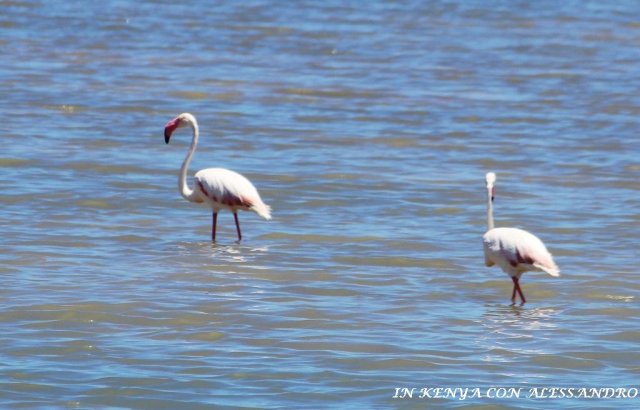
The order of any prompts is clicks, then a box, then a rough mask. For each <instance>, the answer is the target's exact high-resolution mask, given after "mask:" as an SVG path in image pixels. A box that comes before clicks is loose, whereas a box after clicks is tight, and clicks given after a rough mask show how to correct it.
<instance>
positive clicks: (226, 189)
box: [194, 168, 271, 220]
mask: <svg viewBox="0 0 640 410" xmlns="http://www.w3.org/2000/svg"><path fill="white" fill-rule="evenodd" d="M194 179H195V182H196V185H195V188H194V190H195V191H196V192H197V193H198V195H199V196H200V199H201V201H202V202H204V203H206V204H207V205H209V206H210V207H211V209H212V210H213V212H216V213H217V212H219V211H220V209H226V210H229V211H231V212H233V213H235V212H237V211H238V210H240V209H242V210H244V211H254V212H255V213H257V214H258V215H260V216H261V217H263V218H264V219H267V220H269V219H271V208H269V206H268V205H266V204H265V203H264V202H262V199H261V198H260V194H258V190H257V189H256V187H254V186H253V184H252V183H251V181H249V180H248V179H247V178H245V177H244V176H243V175H240V174H238V173H237V172H234V171H231V170H228V169H224V168H207V169H203V170H200V171H198V172H196V174H195V176H194Z"/></svg>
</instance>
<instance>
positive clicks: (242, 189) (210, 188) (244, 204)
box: [164, 113, 271, 241]
mask: <svg viewBox="0 0 640 410" xmlns="http://www.w3.org/2000/svg"><path fill="white" fill-rule="evenodd" d="M186 126H189V127H191V130H192V132H193V136H192V138H191V147H190V148H189V152H188V153H187V156H186V157H185V158H184V161H183V162H182V167H181V168H180V177H179V178H178V189H179V190H180V193H181V194H182V196H183V197H184V199H186V200H187V201H189V202H194V203H200V204H202V203H204V204H206V205H209V206H210V207H211V210H212V211H213V220H212V223H211V240H212V241H215V240H216V225H217V221H218V212H220V210H221V209H227V210H229V211H231V212H232V213H233V217H234V219H235V222H236V231H237V233H238V241H240V240H242V233H241V232H240V222H239V221H238V210H244V211H254V212H255V213H257V214H258V215H260V216H261V217H263V218H264V219H267V220H269V219H271V207H269V205H266V204H265V203H264V202H262V199H261V198H260V195H259V194H258V191H257V190H256V188H255V187H254V186H253V184H252V183H251V182H250V181H249V180H248V179H247V178H245V177H244V176H242V175H240V174H238V173H237V172H234V171H230V170H228V169H224V168H207V169H203V170H200V171H198V172H196V174H195V176H194V179H195V186H194V187H193V189H191V188H190V187H189V186H188V185H187V170H188V168H189V163H190V162H191V157H192V156H193V153H194V152H195V150H196V146H197V145H198V136H199V130H198V122H197V121H196V118H195V117H194V116H193V115H191V114H189V113H183V114H180V115H178V116H177V117H176V118H174V119H172V120H171V121H169V122H168V123H167V125H166V126H165V127H164V141H165V142H166V143H167V144H168V143H169V140H170V139H171V135H172V134H173V132H174V131H175V130H176V129H178V128H181V127H186Z"/></svg>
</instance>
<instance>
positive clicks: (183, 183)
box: [178, 118, 199, 201]
mask: <svg viewBox="0 0 640 410" xmlns="http://www.w3.org/2000/svg"><path fill="white" fill-rule="evenodd" d="M189 125H190V126H191V130H192V131H193V137H192V138H191V146H190V147H189V152H187V156H186V157H184V161H183V162H182V167H181V168H180V176H179V177H178V189H179V190H180V194H181V195H182V196H183V197H184V199H186V200H188V201H190V200H191V196H192V195H193V189H191V188H189V186H188V185H187V171H188V170H189V163H190V162H191V157H193V153H194V152H195V151H196V146H197V145H198V135H199V132H198V123H197V122H196V121H195V118H194V119H193V121H189Z"/></svg>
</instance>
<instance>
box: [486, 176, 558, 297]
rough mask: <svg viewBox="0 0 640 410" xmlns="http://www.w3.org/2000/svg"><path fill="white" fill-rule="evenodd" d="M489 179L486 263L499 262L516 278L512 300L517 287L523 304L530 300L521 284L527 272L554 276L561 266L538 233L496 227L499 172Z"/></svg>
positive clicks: (489, 264) (499, 264) (512, 277)
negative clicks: (494, 214)
mask: <svg viewBox="0 0 640 410" xmlns="http://www.w3.org/2000/svg"><path fill="white" fill-rule="evenodd" d="M486 181H487V225H488V230H487V233H485V234H484V236H483V237H482V239H483V242H484V263H485V265H486V266H493V265H498V266H500V267H501V268H502V270H503V271H505V272H506V273H507V275H509V276H511V280H512V281H513V293H512V295H511V301H512V302H513V303H514V304H515V303H516V291H517V292H518V294H519V295H520V299H521V300H522V304H523V305H524V303H525V302H526V300H525V298H524V294H523V293H522V289H521V288H520V277H521V276H522V274H523V273H525V272H527V271H530V270H533V271H543V272H547V273H548V274H549V275H551V276H560V270H559V269H558V267H557V266H556V264H555V263H554V262H553V258H552V257H551V254H550V253H549V251H548V250H547V248H546V246H544V243H542V241H541V240H540V239H539V238H538V237H537V236H535V235H533V234H531V233H529V232H527V231H524V230H522V229H518V228H494V226H493V198H494V195H495V186H494V184H495V182H496V174H494V173H493V172H489V173H487V175H486Z"/></svg>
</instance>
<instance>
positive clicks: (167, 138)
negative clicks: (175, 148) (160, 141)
mask: <svg viewBox="0 0 640 410" xmlns="http://www.w3.org/2000/svg"><path fill="white" fill-rule="evenodd" d="M170 138H171V135H169V134H167V133H165V134H164V143H165V144H168V143H169V139H170Z"/></svg>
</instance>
